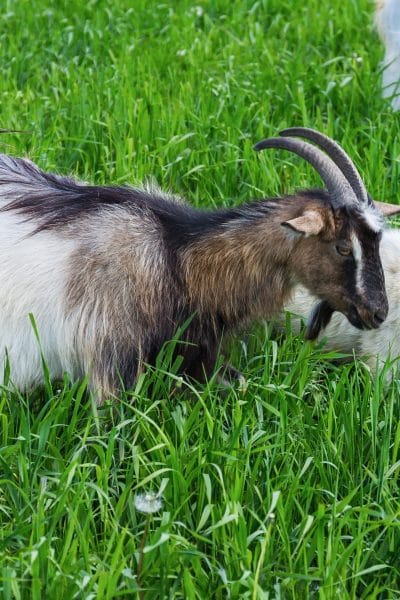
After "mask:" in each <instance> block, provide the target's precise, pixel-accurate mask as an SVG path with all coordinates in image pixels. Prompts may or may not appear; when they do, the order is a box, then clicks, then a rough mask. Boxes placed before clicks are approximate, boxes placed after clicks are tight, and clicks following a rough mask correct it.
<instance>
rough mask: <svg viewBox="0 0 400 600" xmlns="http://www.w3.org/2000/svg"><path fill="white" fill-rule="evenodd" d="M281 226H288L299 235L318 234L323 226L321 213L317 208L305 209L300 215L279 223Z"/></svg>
mask: <svg viewBox="0 0 400 600" xmlns="http://www.w3.org/2000/svg"><path fill="white" fill-rule="evenodd" d="M281 225H282V227H288V228H289V229H291V231H292V232H294V233H295V234H299V235H305V236H306V237H308V236H309V235H318V234H319V233H321V231H322V230H323V228H324V221H323V218H322V215H321V213H319V212H318V211H317V210H306V211H305V212H304V213H303V214H302V215H300V217H296V218H294V219H290V220H289V221H284V222H283V223H281Z"/></svg>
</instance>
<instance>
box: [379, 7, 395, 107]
mask: <svg viewBox="0 0 400 600" xmlns="http://www.w3.org/2000/svg"><path fill="white" fill-rule="evenodd" d="M375 20H376V24H377V27H378V31H379V34H380V36H381V38H382V40H383V43H384V45H385V57H384V60H383V67H384V70H383V79H382V87H383V95H384V97H385V98H391V102H392V107H393V109H394V110H399V109H400V2H399V0H378V2H377V11H376V17H375Z"/></svg>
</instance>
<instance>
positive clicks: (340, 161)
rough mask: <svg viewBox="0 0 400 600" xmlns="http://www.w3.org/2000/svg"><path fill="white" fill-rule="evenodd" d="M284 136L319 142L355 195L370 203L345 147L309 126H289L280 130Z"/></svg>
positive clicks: (280, 133)
mask: <svg viewBox="0 0 400 600" xmlns="http://www.w3.org/2000/svg"><path fill="white" fill-rule="evenodd" d="M279 135H281V136H283V137H303V138H306V139H307V140H311V141H312V142H315V143H316V144H318V146H319V147H320V148H322V150H325V152H326V153H327V154H328V156H330V157H331V159H332V160H333V162H334V163H335V164H336V165H337V166H338V167H339V169H340V170H341V171H342V173H343V175H344V176H345V177H346V179H347V181H348V182H349V184H350V185H351V187H352V189H353V191H354V193H355V195H356V196H357V198H358V199H359V200H360V201H361V202H365V203H367V204H370V198H369V195H368V192H367V189H366V187H365V185H364V182H363V180H362V179H361V177H360V174H359V172H358V171H357V168H356V166H355V164H354V163H353V161H352V160H351V158H350V157H349V156H348V155H347V153H346V152H345V151H344V150H343V148H342V147H341V146H340V145H339V144H338V143H337V142H335V140H332V139H331V138H330V137H328V136H327V135H324V134H323V133H320V132H319V131H315V129H309V128H308V127H289V128H288V129H283V131H280V132H279Z"/></svg>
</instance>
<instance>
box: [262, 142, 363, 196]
mask: <svg viewBox="0 0 400 600" xmlns="http://www.w3.org/2000/svg"><path fill="white" fill-rule="evenodd" d="M265 148H282V149H284V150H289V152H294V153H295V154H298V155H299V156H301V157H302V158H304V159H305V160H306V161H307V162H309V163H310V164H311V165H312V166H313V167H314V169H315V170H316V171H317V172H318V173H319V175H320V176H321V178H322V179H323V181H324V183H325V185H326V187H327V190H328V192H329V195H330V197H331V199H332V200H333V201H334V202H336V204H338V205H342V206H343V204H358V203H359V200H358V199H357V196H356V195H355V193H354V191H353V189H352V187H351V185H350V184H349V182H348V181H347V179H346V177H345V176H344V174H343V173H342V171H341V170H340V169H339V167H338V166H337V165H336V164H335V163H334V162H333V160H332V159H331V158H329V156H327V155H326V154H325V153H324V152H322V150H320V149H319V148H316V147H315V146H313V145H312V144H308V143H307V142H303V141H302V140H297V139H293V138H291V137H281V138H267V139H265V140H262V141H261V142H258V144H256V145H255V146H254V150H257V151H258V150H264V149H265Z"/></svg>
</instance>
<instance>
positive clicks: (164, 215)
mask: <svg viewBox="0 0 400 600" xmlns="http://www.w3.org/2000/svg"><path fill="white" fill-rule="evenodd" d="M297 197H300V198H301V197H308V198H315V199H319V200H320V201H321V200H322V201H324V202H329V195H328V194H327V193H326V192H324V191H322V190H308V191H304V192H300V193H298V194H297ZM0 198H3V199H4V200H5V204H4V205H3V206H2V207H0V211H16V212H18V213H19V214H21V215H23V216H24V217H25V218H26V220H32V221H35V223H36V227H35V230H34V232H35V233H37V232H39V231H44V230H52V229H61V228H63V227H65V226H66V225H68V224H70V223H72V222H74V221H75V220H77V219H79V218H82V217H84V216H88V215H91V214H95V213H98V212H100V211H101V210H103V209H104V208H106V207H122V208H124V209H125V210H126V211H128V212H129V213H131V214H140V213H143V211H145V212H147V213H148V214H149V213H152V214H153V215H154V217H155V218H156V219H158V220H159V222H160V224H161V225H162V227H163V230H164V232H165V236H166V237H167V238H168V242H169V243H170V244H171V245H172V246H175V247H179V246H181V245H185V244H187V243H190V242H191V241H195V239H196V238H198V237H199V236H200V235H204V234H207V233H208V232H210V231H211V230H213V229H216V228H218V227H223V226H226V225H227V224H228V223H229V224H233V223H235V222H238V221H241V222H244V221H247V222H249V224H251V221H252V220H253V219H256V218H259V216H260V214H262V213H263V214H266V213H268V212H270V211H271V210H274V209H276V208H279V207H282V206H283V205H284V204H285V201H290V200H291V199H292V197H290V196H289V197H286V198H280V199H279V200H278V201H276V200H274V199H263V200H257V201H254V202H252V203H249V204H246V205H241V206H240V207H237V208H236V207H233V208H221V209H217V210H212V211H211V210H200V209H197V208H195V207H193V206H190V205H189V204H186V203H184V202H182V201H181V200H178V199H177V198H174V197H173V196H169V195H167V194H165V193H164V192H162V191H160V190H159V189H157V188H155V187H148V188H144V189H139V188H134V187H129V186H96V185H90V184H86V183H82V182H78V181H76V180H74V179H72V178H71V177H62V176H59V175H55V174H53V173H45V172H44V171H41V170H40V169H39V168H38V167H37V166H36V165H35V164H34V163H32V162H31V161H29V160H25V159H20V158H13V157H10V156H7V155H1V154H0Z"/></svg>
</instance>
